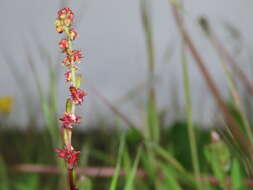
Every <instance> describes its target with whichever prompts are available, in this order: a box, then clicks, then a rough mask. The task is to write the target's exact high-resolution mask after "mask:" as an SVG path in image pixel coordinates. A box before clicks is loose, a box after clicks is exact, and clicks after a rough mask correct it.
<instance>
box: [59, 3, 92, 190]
mask: <svg viewBox="0 0 253 190" xmlns="http://www.w3.org/2000/svg"><path fill="white" fill-rule="evenodd" d="M73 22H74V13H73V12H72V10H71V9H70V8H63V9H61V10H59V11H58V14H57V18H56V21H55V27H56V31H57V32H58V33H63V32H64V33H65V34H66V36H65V37H64V38H62V39H61V40H60V42H59V43H58V46H59V48H60V50H61V52H62V53H64V54H65V58H64V59H63V61H62V65H63V66H65V67H66V70H67V71H66V72H65V74H64V76H65V82H67V83H70V85H69V88H68V89H69V98H68V99H67V100H66V110H65V112H64V114H63V116H62V117H60V118H59V120H60V121H61V123H62V124H61V134H62V139H63V143H64V148H56V152H57V156H58V157H59V158H63V159H64V160H65V162H66V166H67V169H68V173H69V178H68V179H69V185H70V190H78V189H77V188H76V186H75V185H74V182H73V169H74V168H75V167H76V165H77V162H78V157H79V154H80V151H76V150H74V148H73V146H72V143H71V135H72V130H73V127H74V126H75V125H76V124H77V123H78V122H79V121H80V120H81V119H82V117H81V116H77V115H76V113H75V111H76V106H78V105H81V104H82V103H83V101H84V97H85V96H86V95H87V93H86V92H85V91H83V90H81V89H80V82H81V74H78V73H77V71H78V67H77V64H79V63H80V62H81V59H82V58H83V55H82V53H81V51H80V50H75V49H72V42H73V41H74V40H75V39H76V38H77V37H78V33H77V32H76V30H75V29H74V28H72V27H71V26H72V24H73Z"/></svg>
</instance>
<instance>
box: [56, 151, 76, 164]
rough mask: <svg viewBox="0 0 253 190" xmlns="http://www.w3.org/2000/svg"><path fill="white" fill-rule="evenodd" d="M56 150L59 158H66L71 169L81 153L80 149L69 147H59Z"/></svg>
mask: <svg viewBox="0 0 253 190" xmlns="http://www.w3.org/2000/svg"><path fill="white" fill-rule="evenodd" d="M56 152H57V156H58V157H59V158H63V159H65V160H66V162H67V163H69V168H70V169H71V168H74V167H75V165H76V163H77V161H78V155H79V154H80V151H75V150H73V149H68V148H57V149H56Z"/></svg>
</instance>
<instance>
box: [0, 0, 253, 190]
mask: <svg viewBox="0 0 253 190" xmlns="http://www.w3.org/2000/svg"><path fill="white" fill-rule="evenodd" d="M63 7H70V8H71V9H72V10H73V12H74V13H75V21H74V25H73V27H74V28H75V29H76V30H77V32H78V34H79V37H78V38H77V39H76V40H75V41H74V45H73V46H74V48H76V49H80V50H81V51H82V52H83V54H84V59H83V60H82V63H81V64H80V66H79V68H80V72H81V74H82V75H83V77H84V81H83V83H82V85H81V87H82V89H85V91H87V93H88V96H87V98H85V101H84V104H83V105H82V106H80V107H79V108H78V110H77V112H78V115H81V116H83V118H84V119H83V120H82V122H81V123H80V124H79V125H78V126H77V127H76V128H75V129H74V137H73V138H74V142H75V143H76V146H77V147H78V148H79V149H81V150H82V157H81V159H80V168H82V167H83V168H85V167H86V168H88V169H94V170H95V172H96V171H97V170H99V169H101V168H100V167H102V166H103V167H110V169H111V170H110V171H112V172H109V174H108V173H106V175H108V176H107V177H106V178H105V179H104V178H103V177H104V176H103V175H102V174H101V175H102V179H100V178H98V176H99V175H100V174H97V175H95V174H94V172H93V173H92V172H91V173H89V171H90V170H88V169H87V170H85V171H84V172H83V173H82V172H80V173H81V174H80V175H79V177H78V180H77V181H78V184H79V187H80V189H85V190H86V189H109V188H110V190H113V189H116V188H117V187H118V188H121V189H122V188H125V189H126V190H132V189H140V188H141V189H157V190H160V189H161V190H162V189H168V188H169V189H172V190H174V189H175V190H178V189H181V188H182V189H198V190H200V189H202V187H203V186H202V187H201V185H203V184H204V183H208V184H212V185H210V189H228V188H229V187H228V186H229V185H230V186H231V181H233V180H236V181H239V182H238V183H236V184H234V183H233V182H232V188H233V189H235V190H236V189H238V188H241V189H247V188H248V187H247V185H248V183H246V182H245V181H246V180H249V179H248V176H250V175H251V174H252V168H251V167H250V166H249V165H250V164H251V160H252V158H253V156H252V151H251V149H250V148H249V149H250V150H249V149H248V148H246V146H245V144H247V143H250V144H252V145H253V138H252V136H251V135H250V134H251V125H252V118H251V113H252V112H251V110H252V105H251V97H252V94H253V93H252V92H253V85H252V84H253V81H252V71H253V67H252V63H251V62H252V53H253V51H252V50H253V49H252V48H253V46H252V42H253V40H252V37H251V36H252V33H253V27H252V25H251V18H252V17H253V13H252V7H253V2H251V1H249V0H246V1H243V2H241V1H231V0H230V1H229V0H212V1H203V0H202V1H201V0H193V1H182V2H181V1H177V0H172V1H166V0H157V1H151V0H128V1H123V0H121V1H116V0H108V1H99V0H92V1H88V0H75V1H69V0H62V1H50V0H44V1H38V0H34V1H18V0H12V1H10V0H8V1H7V0H2V2H1V6H0V10H1V11H0V23H2V27H1V30H0V66H1V69H0V87H1V88H0V124H1V127H0V130H1V131H0V133H1V134H0V138H1V140H0V174H2V176H3V177H1V175H0V189H4V190H5V189H7V188H8V189H18V190H19V189H22V188H24V189H57V188H59V189H64V183H63V184H60V183H59V181H61V180H64V176H63V177H62V176H61V175H55V173H57V172H55V170H57V168H58V170H60V168H61V166H62V165H63V163H60V164H59V163H58V162H57V159H55V156H54V148H55V147H56V146H59V145H60V144H61V143H60V142H61V140H60V137H59V128H58V127H57V126H58V125H59V124H58V120H57V118H58V117H59V116H61V115H62V113H63V112H64V109H65V100H66V98H67V97H68V91H67V84H66V83H65V82H64V80H65V79H64V69H65V68H64V67H63V66H62V65H61V64H60V63H61V61H62V59H63V58H64V55H63V54H62V53H61V52H60V49H59V47H58V42H59V40H60V39H61V38H62V35H59V34H58V33H57V32H56V31H55V26H54V22H55V19H56V16H57V11H58V10H59V9H60V8H63ZM173 10H174V12H173ZM175 12H176V13H175ZM178 15H179V16H180V18H182V20H181V21H182V22H180V21H179V22H176V21H177V16H178ZM179 20H180V19H179ZM180 28H181V29H182V28H185V29H186V32H184V30H181V31H183V32H182V33H181V32H180ZM189 38H190V41H191V42H193V44H194V47H196V49H197V56H196V54H194V50H193V49H194V47H192V46H191V42H189ZM198 58H203V62H202V61H201V60H199V59H198ZM201 63H203V64H204V67H205V68H206V70H207V71H208V74H209V76H211V82H210V80H209V79H208V74H207V73H205V72H204V71H203V69H202V70H201ZM153 66H154V67H153ZM152 68H154V70H152ZM150 76H151V77H150ZM152 76H154V77H153V78H152ZM212 82H214V86H215V87H214V88H215V89H218V95H217V93H216V91H215V89H214V88H213V85H212V84H213V83H212ZM150 86H151V87H150ZM153 95H154V96H153ZM219 95H220V96H219ZM224 107H225V108H224ZM231 126H232V127H231ZM213 130H215V132H214V131H213ZM211 131H212V132H211ZM217 131H218V132H219V134H218V133H217ZM238 131H239V132H238ZM211 133H212V134H213V136H212V135H211ZM238 134H239V135H238ZM219 136H221V137H219ZM243 137H245V139H247V140H245V142H244V140H243V139H244V138H243ZM24 139H25V140H24ZM98 139H99V140H98ZM108 139H109V140H108ZM217 139H218V140H217ZM221 139H222V140H221ZM238 139H239V143H235V142H236V141H237V140H238ZM217 141H218V144H219V145H218V148H217V146H216V145H217ZM21 142H22V143H21ZM119 144H125V152H124V151H123V152H124V153H122V154H120V153H118V152H122V151H121V149H120V148H119V147H118V145H119ZM122 146H123V145H122ZM213 146H214V147H215V148H213ZM8 147H10V148H8ZM136 147H141V148H140V149H143V150H142V153H138V150H137V149H136ZM155 147H156V148H155ZM204 147H205V148H204ZM210 147H211V148H210ZM252 147H253V146H252ZM240 149H242V150H243V153H242V152H240V151H239V150H240ZM217 151H218V152H221V153H220V154H221V156H220V157H219V156H218V158H216V157H215V155H219V153H217ZM136 152H137V153H136ZM235 152H236V153H235ZM136 154H137V156H136ZM122 155H123V156H122ZM138 155H140V156H138ZM214 157H215V158H214ZM145 158H148V159H145ZM160 159H161V160H162V161H161V162H160V161H159V164H155V165H154V163H158V160H160ZM165 161H166V162H165ZM138 162H139V165H138V164H137V163H138ZM165 163H167V164H168V165H169V166H167V165H166V164H165ZM93 165H94V168H89V167H90V166H93ZM116 165H117V166H118V167H119V168H121V169H122V170H123V169H124V170H125V171H123V173H124V172H125V174H122V173H119V175H121V177H120V178H117V175H116V174H117V172H115V171H114V170H116V168H115V167H116ZM223 166H224V167H223ZM137 168H139V170H138V169H137ZM161 168H163V169H162V170H163V171H165V172H164V173H163V174H161V175H162V176H163V177H165V178H166V179H168V180H167V181H169V182H166V183H164V181H163V180H160V181H161V182H158V183H156V182H155V181H156V180H157V179H156V178H159V177H156V176H155V174H156V172H158V171H159V170H160V169H161ZM96 169H97V170H96ZM102 169H106V168H102ZM107 169H108V168H107ZM135 169H136V170H135ZM58 170H57V171H58ZM60 171H61V170H60ZM91 171H93V170H91ZM106 171H108V170H106ZM126 171H127V172H126ZM1 172H2V173H1ZM138 172H139V173H138ZM201 172H203V173H207V174H208V176H209V174H210V176H211V177H213V178H212V179H214V180H216V181H215V182H214V183H212V181H211V180H209V181H208V180H203V179H200V177H199V176H200V175H201ZM27 173H29V174H27ZM48 173H49V175H52V176H54V177H52V178H50V179H49V178H47V177H46V176H45V174H48ZM98 173H99V172H98ZM147 173H149V174H147ZM26 174H27V175H26ZM113 175H115V176H116V177H115V176H114V177H113ZM142 175H144V178H145V179H143V177H140V176H142ZM134 176H136V179H138V180H136V181H134V179H135V178H134ZM138 176H139V177H138ZM169 176H173V177H169ZM186 176H187V180H184V179H183V180H182V179H181V177H186ZM238 176H239V177H238ZM61 177H62V178H61ZM100 177H101V176H100ZM44 178H45V180H46V183H45V184H42V183H41V181H42V180H43V179H44ZM139 178H142V179H139ZM146 178H148V179H150V180H149V182H147V180H146ZM227 178H228V179H229V180H228V181H230V182H227V180H225V179H227ZM230 179H233V180H230ZM111 180H112V181H111ZM116 181H117V183H116ZM158 181H159V180H158ZM204 181H205V182H204ZM206 181H207V182H206ZM244 182H245V183H244ZM250 182H251V181H250ZM228 183H229V185H228ZM113 184H114V185H113ZM115 184H117V185H115ZM238 190H239V189H238Z"/></svg>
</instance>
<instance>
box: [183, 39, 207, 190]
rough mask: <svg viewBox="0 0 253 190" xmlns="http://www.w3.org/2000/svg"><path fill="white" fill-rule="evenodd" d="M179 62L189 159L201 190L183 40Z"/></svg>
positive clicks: (198, 187)
mask: <svg viewBox="0 0 253 190" xmlns="http://www.w3.org/2000/svg"><path fill="white" fill-rule="evenodd" d="M181 63H182V69H183V83H184V97H185V105H186V113H187V126H188V136H189V143H190V148H191V159H192V165H193V170H194V177H195V180H196V182H197V183H196V185H197V189H198V190H202V183H201V176H200V168H199V159H198V151H197V143H196V135H195V131H194V125H193V118H192V102H191V92H190V85H189V80H190V79H189V72H188V65H187V60H186V54H185V44H184V42H183V47H182V61H181Z"/></svg>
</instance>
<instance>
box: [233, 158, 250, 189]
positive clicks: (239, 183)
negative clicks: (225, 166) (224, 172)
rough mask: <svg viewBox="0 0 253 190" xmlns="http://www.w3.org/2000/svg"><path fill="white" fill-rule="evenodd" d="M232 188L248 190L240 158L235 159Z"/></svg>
mask: <svg viewBox="0 0 253 190" xmlns="http://www.w3.org/2000/svg"><path fill="white" fill-rule="evenodd" d="M231 183H232V190H246V189H247V187H246V185H245V183H244V175H243V172H242V169H241V166H240V163H239V161H238V160H236V159H234V160H233V164H232V169H231Z"/></svg>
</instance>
